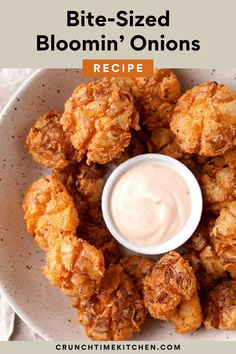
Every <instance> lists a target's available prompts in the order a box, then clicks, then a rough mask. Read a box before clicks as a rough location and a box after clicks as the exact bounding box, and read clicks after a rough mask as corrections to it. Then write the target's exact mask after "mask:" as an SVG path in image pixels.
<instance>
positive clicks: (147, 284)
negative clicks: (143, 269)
mask: <svg viewBox="0 0 236 354" xmlns="http://www.w3.org/2000/svg"><path fill="white" fill-rule="evenodd" d="M196 291H197V280H196V277H195V275H194V271H193V269H192V267H191V266H190V265H189V263H188V261H186V260H185V259H184V258H182V257H181V256H180V255H179V254H178V253H177V252H169V253H167V254H166V255H165V256H163V257H162V258H161V259H160V260H159V261H158V262H157V263H156V265H154V267H153V268H152V271H151V273H150V274H149V275H147V276H146V277H145V279H144V302H145V306H146V307H147V309H148V311H149V313H150V314H151V316H153V317H154V318H157V319H160V320H164V321H165V320H169V319H170V318H171V316H172V315H173V313H174V311H175V310H176V308H177V306H178V305H179V304H180V303H181V302H182V301H184V300H190V299H191V297H192V296H193V294H194V293H195V292H196Z"/></svg>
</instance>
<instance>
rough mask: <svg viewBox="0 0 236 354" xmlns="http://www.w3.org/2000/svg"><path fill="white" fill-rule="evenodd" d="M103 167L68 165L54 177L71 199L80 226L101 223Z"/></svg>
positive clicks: (80, 164) (104, 168)
mask: <svg viewBox="0 0 236 354" xmlns="http://www.w3.org/2000/svg"><path fill="white" fill-rule="evenodd" d="M106 172H107V168H106V167H105V166H99V165H90V166H87V165H86V164H85V162H84V161H82V162H80V163H74V164H70V165H68V166H67V167H66V168H65V169H64V170H63V171H56V176H57V177H58V178H59V179H60V180H61V181H62V183H63V184H64V185H65V186H66V187H67V189H68V191H69V193H70V195H71V196H72V197H73V200H74V203H75V207H76V209H77V211H78V214H79V218H80V225H81V226H83V225H84V224H86V223H87V222H93V223H102V220H103V217H102V212H101V203H100V201H101V195H102V190H103V185H104V175H105V173H106Z"/></svg>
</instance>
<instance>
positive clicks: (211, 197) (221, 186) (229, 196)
mask: <svg viewBox="0 0 236 354" xmlns="http://www.w3.org/2000/svg"><path fill="white" fill-rule="evenodd" d="M229 159H230V156H229V155H228V160H229ZM229 163H230V162H229ZM231 163H232V161H231ZM198 181H199V184H200V186H201V189H202V193H203V199H204V208H205V209H206V210H208V211H210V212H213V213H215V214H218V213H219V212H220V210H221V209H222V208H223V207H224V206H225V205H226V204H227V203H228V202H230V201H233V200H235V199H236V170H235V169H234V168H231V167H229V166H228V163H227V159H226V158H225V157H223V156H221V157H214V158H211V159H209V160H208V161H207V162H206V164H204V165H203V166H202V169H201V171H200V173H199V174H198Z"/></svg>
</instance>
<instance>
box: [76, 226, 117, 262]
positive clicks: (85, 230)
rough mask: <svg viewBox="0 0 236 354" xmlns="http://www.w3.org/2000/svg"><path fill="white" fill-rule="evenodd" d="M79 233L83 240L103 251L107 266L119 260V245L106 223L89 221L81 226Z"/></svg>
mask: <svg viewBox="0 0 236 354" xmlns="http://www.w3.org/2000/svg"><path fill="white" fill-rule="evenodd" d="M79 234H80V237H81V238H82V239H83V240H86V241H87V242H88V243H89V244H91V245H93V246H95V247H96V248H98V249H99V250H101V251H102V254H103V257H104V259H105V265H106V267H108V266H109V265H110V264H116V263H117V262H118V261H119V259H120V256H121V252H120V248H119V245H118V243H117V242H116V240H115V239H114V238H113V237H112V235H111V234H110V232H109V231H108V230H107V228H106V227H105V226H104V225H96V224H92V223H87V224H86V225H84V226H83V227H82V228H81V229H80V228H79Z"/></svg>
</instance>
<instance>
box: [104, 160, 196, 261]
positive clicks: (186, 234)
mask: <svg viewBox="0 0 236 354" xmlns="http://www.w3.org/2000/svg"><path fill="white" fill-rule="evenodd" d="M148 162H151V163H157V164H159V165H163V166H167V167H170V168H172V169H174V170H175V171H176V172H177V173H178V174H179V175H180V176H182V177H183V179H184V180H185V182H186V184H187V187H188V189H189V194H190V200H191V211H190V215H189V218H188V220H187V222H186V224H185V225H184V227H183V228H182V229H181V230H180V231H179V232H178V233H177V234H176V235H173V237H172V238H171V239H169V240H167V241H165V242H164V243H161V244H158V245H156V246H141V245H137V244H135V243H131V242H129V241H128V240H127V239H126V238H125V237H124V235H122V234H120V232H119V231H118V230H117V228H116V226H115V224H114V222H113V219H112V216H111V211H110V198H111V194H112V190H113V187H114V185H115V184H116V182H117V180H118V179H119V178H120V177H121V176H122V175H123V174H124V173H125V172H126V171H128V170H129V169H130V168H131V167H133V166H134V165H136V164H142V163H143V165H144V168H145V163H148ZM134 183H135V181H134ZM102 212H103V217H104V220H105V223H106V225H107V227H108V229H109V231H110V232H111V234H112V235H113V236H114V237H115V239H116V240H117V241H118V242H119V243H121V244H122V245H123V246H124V247H126V248H127V249H129V250H131V251H134V252H137V253H141V254H149V255H158V254H162V253H165V252H169V251H171V250H174V249H176V248H178V247H180V246H181V245H183V244H184V243H185V242H186V241H187V240H188V239H189V238H190V237H191V236H192V234H193V232H194V231H195V230H196V228H197V226H198V224H199V221H200V218H201V215H202V193H201V189H200V187H199V184H198V182H197V180H196V178H195V177H194V175H193V174H192V172H191V171H190V170H189V169H188V168H187V167H186V166H185V165H184V164H182V163H181V162H179V161H178V160H175V159H173V158H172V157H169V156H166V155H161V154H144V155H139V156H136V157H133V158H131V159H129V160H127V161H125V162H124V163H122V164H121V165H120V166H118V167H117V168H116V169H115V170H114V171H113V172H112V173H111V175H110V176H109V178H108V179H107V182H106V184H105V186H104V189H103V194H102Z"/></svg>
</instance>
